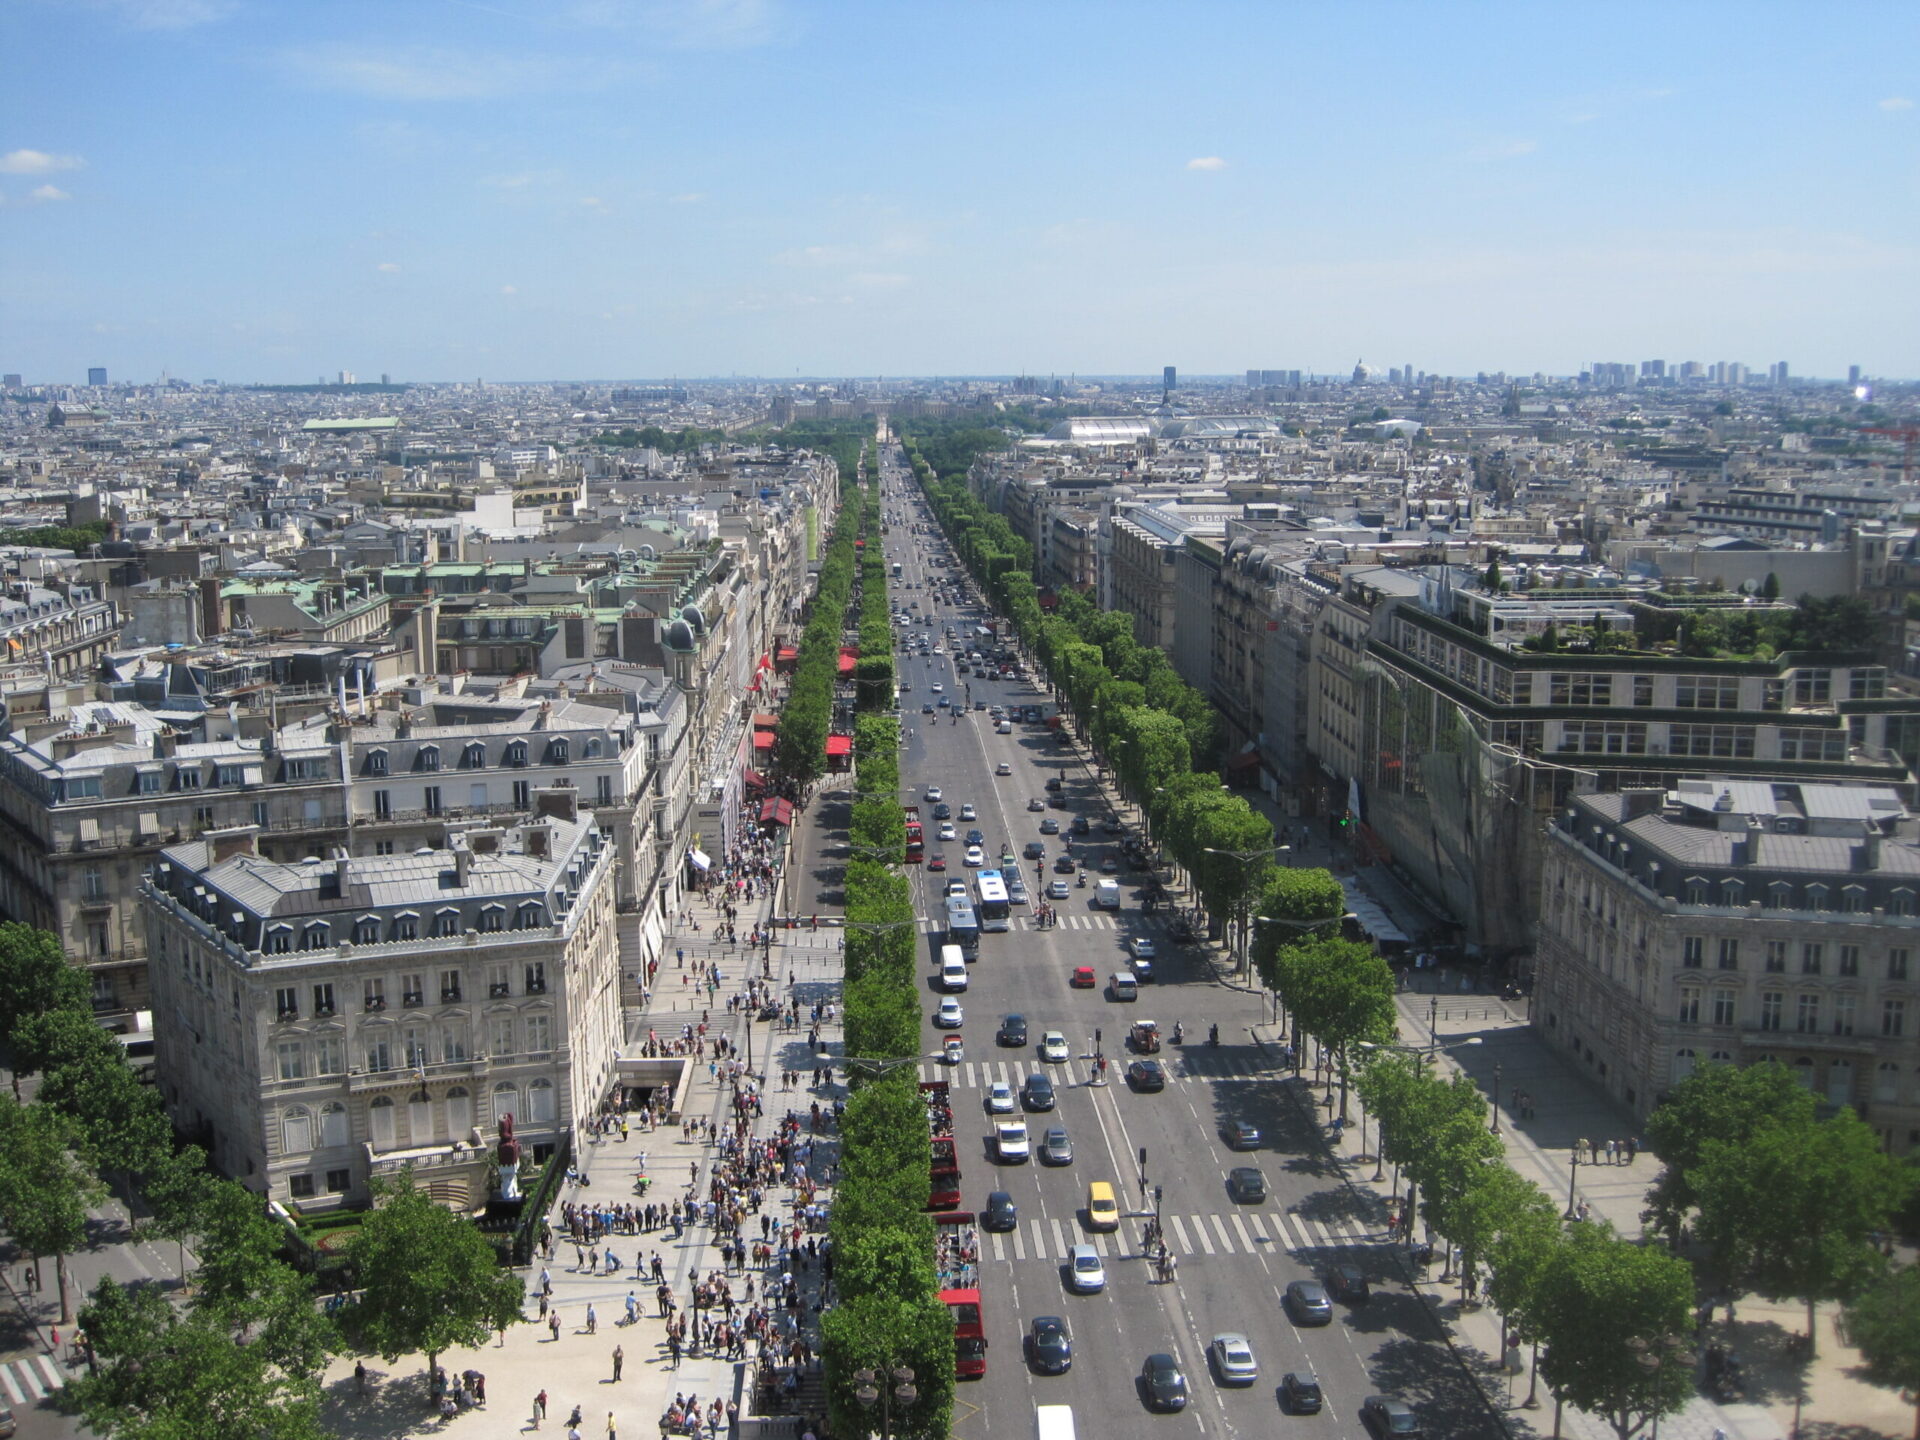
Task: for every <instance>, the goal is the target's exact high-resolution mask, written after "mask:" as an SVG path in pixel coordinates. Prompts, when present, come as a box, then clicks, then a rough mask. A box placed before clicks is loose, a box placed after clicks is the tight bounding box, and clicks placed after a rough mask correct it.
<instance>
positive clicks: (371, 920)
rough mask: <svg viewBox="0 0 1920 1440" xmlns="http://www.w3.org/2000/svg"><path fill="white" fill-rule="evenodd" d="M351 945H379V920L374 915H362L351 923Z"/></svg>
mask: <svg viewBox="0 0 1920 1440" xmlns="http://www.w3.org/2000/svg"><path fill="white" fill-rule="evenodd" d="M353 943H354V944H356V945H378V944H379V943H380V919H379V917H378V916H375V915H362V916H361V917H360V918H359V919H358V920H356V921H354V922H353Z"/></svg>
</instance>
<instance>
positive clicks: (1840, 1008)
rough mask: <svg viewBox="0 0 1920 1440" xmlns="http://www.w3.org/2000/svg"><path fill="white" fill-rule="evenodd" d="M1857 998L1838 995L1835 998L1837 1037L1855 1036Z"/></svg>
mask: <svg viewBox="0 0 1920 1440" xmlns="http://www.w3.org/2000/svg"><path fill="white" fill-rule="evenodd" d="M1856 1001H1857V997H1855V996H1852V995H1836V996H1834V997H1833V1033H1834V1034H1836V1035H1851V1034H1853V1012H1854V1006H1855V1004H1856Z"/></svg>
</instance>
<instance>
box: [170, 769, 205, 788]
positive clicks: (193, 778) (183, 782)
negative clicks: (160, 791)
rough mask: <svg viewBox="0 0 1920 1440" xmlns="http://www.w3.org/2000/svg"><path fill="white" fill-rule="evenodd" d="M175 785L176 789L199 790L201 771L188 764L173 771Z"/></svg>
mask: <svg viewBox="0 0 1920 1440" xmlns="http://www.w3.org/2000/svg"><path fill="white" fill-rule="evenodd" d="M173 787H174V789H176V790H198V789H199V788H200V772H199V771H198V770H195V769H192V768H190V767H187V766H182V767H181V768H180V769H178V770H176V771H174V772H173Z"/></svg>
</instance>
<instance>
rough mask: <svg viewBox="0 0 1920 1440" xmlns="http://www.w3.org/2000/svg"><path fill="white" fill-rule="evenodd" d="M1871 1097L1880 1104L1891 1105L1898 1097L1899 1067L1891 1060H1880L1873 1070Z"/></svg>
mask: <svg viewBox="0 0 1920 1440" xmlns="http://www.w3.org/2000/svg"><path fill="white" fill-rule="evenodd" d="M1873 1098H1874V1099H1875V1100H1876V1101H1877V1102H1879V1103H1880V1104H1882V1105H1891V1104H1893V1103H1894V1101H1896V1100H1898V1099H1899V1098H1900V1067H1899V1066H1898V1065H1896V1064H1894V1063H1893V1061H1891V1060H1882V1061H1881V1062H1880V1068H1879V1069H1878V1070H1876V1071H1875V1072H1874V1075H1873Z"/></svg>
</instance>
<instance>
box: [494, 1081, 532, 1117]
mask: <svg viewBox="0 0 1920 1440" xmlns="http://www.w3.org/2000/svg"><path fill="white" fill-rule="evenodd" d="M508 1115H514V1116H517V1117H519V1118H520V1119H522V1120H524V1119H526V1118H527V1117H526V1115H525V1114H524V1113H523V1112H522V1111H521V1109H520V1087H519V1086H518V1085H515V1084H514V1083H513V1082H512V1081H511V1080H502V1081H501V1082H500V1083H499V1084H497V1085H495V1086H494V1087H493V1119H494V1123H495V1124H498V1123H499V1122H500V1121H501V1120H502V1119H503V1118H504V1117H506V1116H508Z"/></svg>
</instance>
